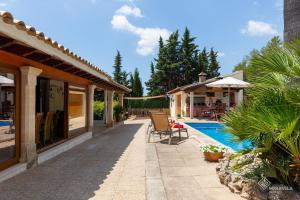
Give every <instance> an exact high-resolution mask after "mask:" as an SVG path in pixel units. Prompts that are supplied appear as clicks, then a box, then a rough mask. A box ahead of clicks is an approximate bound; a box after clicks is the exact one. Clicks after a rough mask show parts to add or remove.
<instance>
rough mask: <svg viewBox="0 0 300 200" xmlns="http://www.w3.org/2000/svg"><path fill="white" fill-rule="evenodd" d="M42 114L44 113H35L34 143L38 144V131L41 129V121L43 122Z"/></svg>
mask: <svg viewBox="0 0 300 200" xmlns="http://www.w3.org/2000/svg"><path fill="white" fill-rule="evenodd" d="M43 116H44V113H42V112H41V113H36V115H35V143H36V144H39V143H40V142H41V141H40V136H41V134H40V131H41V126H42V122H43Z"/></svg>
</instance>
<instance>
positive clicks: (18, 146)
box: [0, 65, 21, 171]
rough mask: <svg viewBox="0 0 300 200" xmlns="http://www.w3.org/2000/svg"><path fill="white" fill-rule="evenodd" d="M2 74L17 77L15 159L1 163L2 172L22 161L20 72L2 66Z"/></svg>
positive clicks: (0, 68)
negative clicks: (10, 74)
mask: <svg viewBox="0 0 300 200" xmlns="http://www.w3.org/2000/svg"><path fill="white" fill-rule="evenodd" d="M0 72H4V73H12V74H14V75H15V104H16V105H15V131H16V132H15V151H16V154H15V157H13V158H11V159H8V160H6V161H4V162H2V163H0V171H2V170H4V169H6V168H8V167H10V166H12V165H15V164H17V163H18V162H19V159H20V149H21V143H20V141H21V134H20V125H21V124H20V118H21V107H20V101H21V100H20V96H21V93H20V92H21V90H20V86H21V84H20V71H19V70H17V69H12V68H9V67H5V66H2V65H1V67H0Z"/></svg>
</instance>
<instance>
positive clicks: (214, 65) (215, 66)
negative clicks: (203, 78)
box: [207, 48, 220, 78]
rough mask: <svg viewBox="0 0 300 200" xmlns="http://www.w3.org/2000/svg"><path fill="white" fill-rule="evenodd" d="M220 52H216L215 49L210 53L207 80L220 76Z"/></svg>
mask: <svg viewBox="0 0 300 200" xmlns="http://www.w3.org/2000/svg"><path fill="white" fill-rule="evenodd" d="M217 57H218V52H215V51H214V49H213V48H211V49H210V52H209V68H208V72H207V78H213V77H218V76H220V73H219V69H220V64H219V62H218V60H217Z"/></svg>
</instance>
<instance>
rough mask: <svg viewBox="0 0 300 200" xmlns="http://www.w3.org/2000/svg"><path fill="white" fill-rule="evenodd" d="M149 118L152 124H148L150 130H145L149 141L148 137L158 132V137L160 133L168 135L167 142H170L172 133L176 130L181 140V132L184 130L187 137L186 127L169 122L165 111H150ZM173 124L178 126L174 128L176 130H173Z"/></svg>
mask: <svg viewBox="0 0 300 200" xmlns="http://www.w3.org/2000/svg"><path fill="white" fill-rule="evenodd" d="M150 118H151V123H152V125H149V126H148V129H149V128H150V129H152V130H150V132H149V131H148V130H147V132H149V135H148V142H150V137H151V135H153V134H159V136H160V138H161V135H169V144H171V140H172V136H173V133H176V132H178V133H179V139H180V140H181V132H186V133H187V137H188V131H187V128H183V127H182V128H181V127H180V125H179V124H178V123H173V124H171V123H170V121H169V119H168V115H167V114H166V113H161V112H160V113H158V112H154V113H153V112H152V113H150ZM174 125H175V126H176V125H177V126H178V127H177V128H176V129H177V130H174V129H175V128H174ZM172 128H173V129H172Z"/></svg>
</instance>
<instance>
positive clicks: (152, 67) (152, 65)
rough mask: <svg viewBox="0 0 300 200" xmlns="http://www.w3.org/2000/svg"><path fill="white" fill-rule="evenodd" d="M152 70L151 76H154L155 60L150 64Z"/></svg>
mask: <svg viewBox="0 0 300 200" xmlns="http://www.w3.org/2000/svg"><path fill="white" fill-rule="evenodd" d="M150 70H151V76H153V75H154V71H155V70H154V64H153V62H151V64H150Z"/></svg>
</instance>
